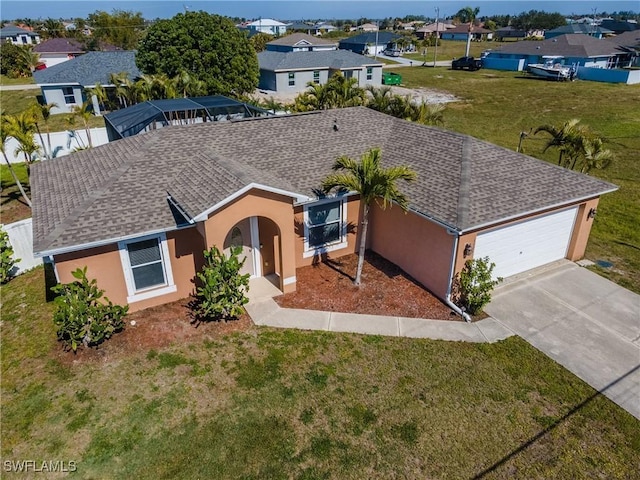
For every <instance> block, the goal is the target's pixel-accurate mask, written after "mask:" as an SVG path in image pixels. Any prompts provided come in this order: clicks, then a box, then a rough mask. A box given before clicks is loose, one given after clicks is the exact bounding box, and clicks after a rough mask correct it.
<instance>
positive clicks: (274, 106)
mask: <svg viewBox="0 0 640 480" xmlns="http://www.w3.org/2000/svg"><path fill="white" fill-rule="evenodd" d="M260 106H262V107H264V108H266V109H267V110H271V111H272V112H273V113H274V114H275V113H276V112H277V111H279V110H282V109H283V108H284V105H283V104H282V103H280V102H278V101H277V100H276V99H275V98H273V97H269V98H268V99H265V100H263V101H262V102H261V103H260Z"/></svg>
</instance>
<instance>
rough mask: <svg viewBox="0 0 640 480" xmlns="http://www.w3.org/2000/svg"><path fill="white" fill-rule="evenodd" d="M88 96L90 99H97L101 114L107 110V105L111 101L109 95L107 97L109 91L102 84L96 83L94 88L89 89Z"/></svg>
mask: <svg viewBox="0 0 640 480" xmlns="http://www.w3.org/2000/svg"><path fill="white" fill-rule="evenodd" d="M87 94H88V96H89V98H93V97H94V96H95V97H96V100H97V102H98V106H99V107H100V112H104V111H105V110H106V108H105V103H106V101H107V100H108V99H109V95H107V90H106V89H105V88H104V87H103V86H102V84H100V83H96V84H95V85H94V86H93V88H87ZM100 112H98V113H100Z"/></svg>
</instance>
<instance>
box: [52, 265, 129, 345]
mask: <svg viewBox="0 0 640 480" xmlns="http://www.w3.org/2000/svg"><path fill="white" fill-rule="evenodd" d="M71 274H72V275H73V277H74V278H76V279H77V280H76V281H75V282H73V283H67V284H61V285H56V286H55V287H52V290H53V291H54V292H55V293H57V294H59V296H57V297H56V299H55V303H56V306H57V309H56V312H55V313H54V315H53V323H54V324H55V326H56V332H57V335H58V340H61V341H62V342H63V343H64V344H65V346H66V347H67V348H71V349H72V350H73V351H74V352H75V351H76V350H77V349H78V347H79V346H80V345H84V346H85V347H91V346H94V345H98V344H100V343H102V342H103V341H104V340H106V339H108V338H111V336H112V335H113V334H114V333H116V332H119V331H121V330H122V329H123V328H124V320H123V318H124V316H125V315H126V314H127V311H128V310H129V306H128V305H127V306H124V307H122V306H120V305H114V304H113V303H111V301H110V300H109V299H108V298H107V297H104V298H103V295H104V290H100V289H98V285H97V283H98V282H97V281H96V280H95V279H93V280H91V281H89V280H88V279H87V267H84V268H83V269H80V268H78V269H76V270H75V271H74V272H72V273H71Z"/></svg>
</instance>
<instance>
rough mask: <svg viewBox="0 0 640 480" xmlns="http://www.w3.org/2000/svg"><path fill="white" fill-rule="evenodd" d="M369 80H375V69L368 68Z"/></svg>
mask: <svg viewBox="0 0 640 480" xmlns="http://www.w3.org/2000/svg"><path fill="white" fill-rule="evenodd" d="M367 80H373V67H367Z"/></svg>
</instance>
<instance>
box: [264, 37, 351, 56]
mask: <svg viewBox="0 0 640 480" xmlns="http://www.w3.org/2000/svg"><path fill="white" fill-rule="evenodd" d="M266 49H267V50H268V51H270V52H317V51H322V50H337V49H338V44H337V43H334V42H330V41H328V40H323V39H322V38H318V37H316V36H313V35H309V34H307V33H292V34H291V35H286V36H284V37H280V38H277V39H275V40H272V41H271V42H268V43H267V45H266Z"/></svg>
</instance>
